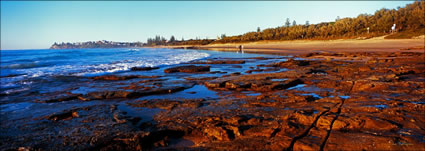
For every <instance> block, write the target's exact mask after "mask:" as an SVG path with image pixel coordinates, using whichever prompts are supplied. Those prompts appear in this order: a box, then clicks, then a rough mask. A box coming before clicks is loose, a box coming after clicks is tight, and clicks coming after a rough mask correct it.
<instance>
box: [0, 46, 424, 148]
mask: <svg viewBox="0 0 425 151" xmlns="http://www.w3.org/2000/svg"><path fill="white" fill-rule="evenodd" d="M424 57H425V54H424V53H415V52H394V53H393V52H356V53H353V52H350V53H308V54H298V55H295V56H275V57H250V58H246V57H245V58H209V59H203V60H196V61H192V62H188V63H185V64H180V65H175V66H167V67H161V68H137V69H134V71H132V72H128V73H125V74H119V73H118V74H112V75H105V76H97V77H91V78H86V77H59V78H61V79H55V80H54V81H58V80H66V81H72V82H71V83H70V85H71V86H70V87H69V89H63V90H60V91H55V92H37V93H35V92H32V93H25V94H19V96H26V97H24V98H25V99H27V101H26V102H21V104H19V105H16V103H15V104H13V105H16V107H14V108H13V107H12V108H10V107H9V108H8V107H7V105H6V107H5V106H2V122H1V131H0V132H1V137H0V142H1V143H0V148H1V150H7V149H42V150H152V149H153V150H166V149H181V150H255V149H262V150H424V149H425V147H424V146H425V98H424V94H425V85H424V82H425V76H424V75H425V64H424V63H425V61H424ZM152 70H162V71H163V73H161V74H158V75H151V74H149V75H148V74H147V73H149V71H152ZM46 86H47V87H54V86H55V84H54V83H50V86H49V84H47V83H46ZM2 97H9V98H11V100H14V97H18V96H16V95H8V94H2ZM18 98H21V97H18ZM21 101H23V100H21ZM22 103H23V104H22ZM11 104H12V103H11ZM28 104H30V105H28ZM26 108H29V109H30V110H25V109H26ZM28 113H30V114H28Z"/></svg>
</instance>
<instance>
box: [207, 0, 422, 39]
mask: <svg viewBox="0 0 425 151" xmlns="http://www.w3.org/2000/svg"><path fill="white" fill-rule="evenodd" d="M424 12H425V1H424V0H421V1H415V2H414V3H412V4H408V5H406V6H405V7H403V8H397V9H385V8H383V9H380V10H378V11H376V12H375V14H373V15H369V14H360V15H359V16H357V17H356V18H342V19H340V18H339V17H337V19H336V21H335V22H326V23H319V24H309V23H308V21H307V22H306V24H305V25H297V24H296V22H295V21H294V22H293V23H292V25H291V23H290V20H289V18H287V19H286V22H285V24H284V25H283V26H282V27H276V28H269V29H265V30H263V31H261V32H259V31H257V32H248V33H245V34H243V35H238V36H230V37H222V38H221V39H218V40H216V41H214V42H212V43H233V42H252V41H259V40H297V39H337V38H354V37H366V38H368V37H373V36H380V35H385V34H389V33H392V32H395V33H394V34H393V35H391V36H389V38H391V37H394V38H411V37H412V36H418V35H421V34H424V32H423V31H424V28H425V15H424ZM394 24H395V25H396V26H395V28H394V29H395V30H394V31H392V30H391V29H392V27H393V25H394ZM368 29H369V30H368Z"/></svg>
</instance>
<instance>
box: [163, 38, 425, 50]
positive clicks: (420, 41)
mask: <svg viewBox="0 0 425 151" xmlns="http://www.w3.org/2000/svg"><path fill="white" fill-rule="evenodd" d="M424 40H425V39H424V36H419V37H415V38H412V39H384V36H382V37H375V38H371V39H362V40H360V39H340V40H292V41H259V42H250V43H229V44H210V45H202V46H200V45H198V46H189V45H185V46H160V47H166V48H184V47H186V48H195V49H208V50H220V51H237V50H238V48H237V47H238V46H239V45H243V46H244V51H245V52H249V53H268V54H305V53H311V52H333V53H338V52H399V51H402V52H422V53H423V52H424Z"/></svg>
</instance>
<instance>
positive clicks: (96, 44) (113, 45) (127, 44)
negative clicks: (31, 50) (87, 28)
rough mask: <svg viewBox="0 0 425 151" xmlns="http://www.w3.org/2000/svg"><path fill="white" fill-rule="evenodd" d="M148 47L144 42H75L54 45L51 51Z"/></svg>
mask: <svg viewBox="0 0 425 151" xmlns="http://www.w3.org/2000/svg"><path fill="white" fill-rule="evenodd" d="M144 45H146V44H145V43H142V42H114V41H106V40H99V41H88V42H75V43H69V42H67V43H64V42H62V43H56V42H55V43H54V44H53V45H52V46H50V49H75V48H131V47H143V46H144Z"/></svg>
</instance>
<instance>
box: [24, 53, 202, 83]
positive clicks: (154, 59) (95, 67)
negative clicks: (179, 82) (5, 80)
mask: <svg viewBox="0 0 425 151" xmlns="http://www.w3.org/2000/svg"><path fill="white" fill-rule="evenodd" d="M208 56H209V54H207V53H201V52H197V51H194V50H187V51H177V50H174V51H165V52H160V51H158V55H156V56H147V55H141V56H134V57H132V58H130V59H125V60H121V61H114V62H112V63H104V64H92V65H60V66H56V65H55V66H50V67H39V68H31V69H22V70H18V71H19V72H22V73H26V74H27V75H29V76H30V77H39V76H46V75H75V76H84V75H87V74H99V73H112V72H117V71H125V70H130V69H131V68H132V67H155V66H161V65H173V64H180V63H184V62H189V61H192V60H196V59H201V58H205V57H208ZM99 57H101V56H99Z"/></svg>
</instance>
